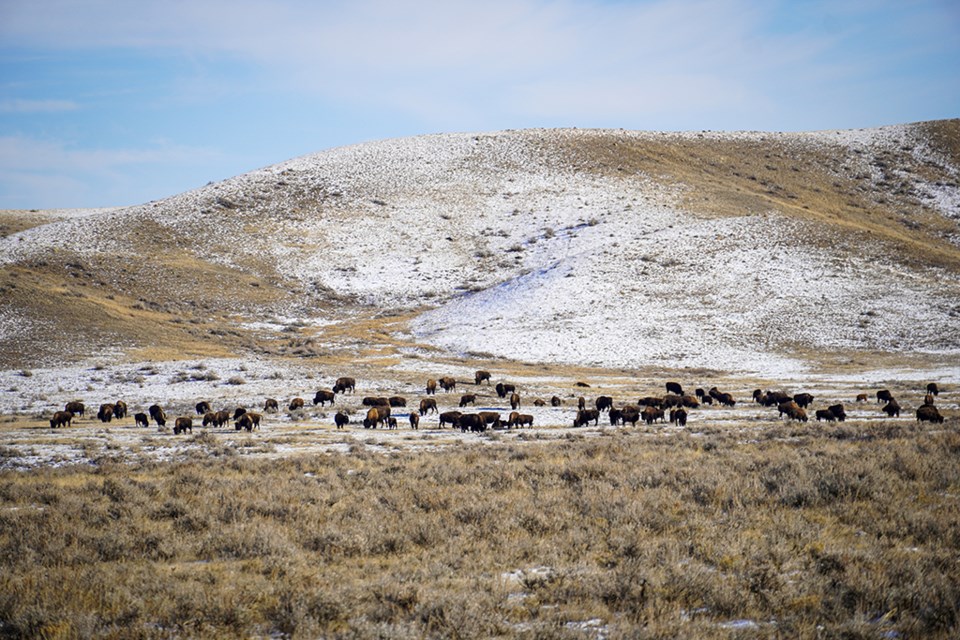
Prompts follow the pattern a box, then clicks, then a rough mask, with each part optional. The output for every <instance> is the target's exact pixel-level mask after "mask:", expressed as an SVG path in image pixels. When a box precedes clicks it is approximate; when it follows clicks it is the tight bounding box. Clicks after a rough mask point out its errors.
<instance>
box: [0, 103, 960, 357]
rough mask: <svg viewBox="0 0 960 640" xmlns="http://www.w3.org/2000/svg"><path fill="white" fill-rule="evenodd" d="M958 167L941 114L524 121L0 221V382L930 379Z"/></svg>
mask: <svg viewBox="0 0 960 640" xmlns="http://www.w3.org/2000/svg"><path fill="white" fill-rule="evenodd" d="M958 173H960V120H950V121H940V122H930V123H919V124H913V125H900V126H892V127H885V128H880V129H872V130H857V131H833V132H814V133H797V134H786V133H783V134H767V133H748V132H739V133H714V132H701V133H684V134H677V133H646V132H632V131H622V130H575V129H568V130H523V131H504V132H497V133H489V134H443V135H431V136H422V137H416V138H409V139H398V140H385V141H382V142H377V143H369V144H364V145H358V146H353V147H346V148H340V149H333V150H330V151H325V152H321V153H318V154H315V155H311V156H306V157H302V158H297V159H294V160H290V161H288V162H285V163H282V164H279V165H275V166H272V167H267V168H264V169H260V170H256V171H252V172H250V173H247V174H244V175H241V176H237V177H235V178H232V179H229V180H226V181H223V182H219V183H214V184H209V185H207V186H205V187H203V188H201V189H198V190H196V191H192V192H188V193H184V194H181V195H177V196H173V197H171V198H167V199H165V200H161V201H157V202H151V203H147V204H144V205H140V206H134V207H127V208H119V209H109V210H101V211H95V212H86V213H82V214H70V213H69V212H58V213H56V214H41V213H35V214H30V213H28V212H6V213H3V214H0V231H2V233H3V235H4V237H3V238H2V239H0V291H2V296H0V368H3V369H19V368H27V367H35V366H36V367H40V366H55V365H58V364H63V363H77V362H98V361H103V360H106V359H109V360H112V361H133V362H137V361H158V360H176V359H181V358H194V357H201V358H202V357H234V356H240V357H252V356H258V357H301V358H314V359H320V360H324V361H331V362H336V361H339V360H355V359H357V358H368V357H374V358H376V357H384V358H393V357H399V356H403V355H406V356H408V357H424V356H426V357H430V358H437V359H442V358H444V357H451V358H457V357H462V356H464V355H466V356H470V357H477V358H507V359H512V360H518V361H523V362H530V363H538V362H542V363H559V364H571V365H573V364H576V365H587V366H597V367H607V368H626V369H637V368H643V367H661V368H705V369H711V370H722V371H734V372H736V371H744V372H753V373H760V374H765V375H774V374H776V373H778V372H784V371H787V372H797V371H807V370H816V369H817V368H818V367H820V366H827V367H833V368H843V367H852V368H857V367H870V366H887V365H888V364H890V363H897V364H901V365H907V366H913V365H922V366H926V365H935V364H938V363H939V364H943V363H947V364H949V363H951V362H956V357H957V354H958V352H960V228H958V224H960V175H958ZM958 375H960V374H958Z"/></svg>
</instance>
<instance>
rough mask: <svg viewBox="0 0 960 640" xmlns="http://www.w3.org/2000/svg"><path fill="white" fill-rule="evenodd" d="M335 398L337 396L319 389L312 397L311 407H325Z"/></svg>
mask: <svg viewBox="0 0 960 640" xmlns="http://www.w3.org/2000/svg"><path fill="white" fill-rule="evenodd" d="M336 398H337V394H335V393H334V392H333V391H327V390H326V389H320V390H319V391H317V393H316V394H314V396H313V406H317V405H320V406H321V407H325V406H327V403H328V402H329V403H330V404H333V401H334V400H335V399H336Z"/></svg>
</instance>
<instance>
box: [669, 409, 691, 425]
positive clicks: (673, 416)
mask: <svg viewBox="0 0 960 640" xmlns="http://www.w3.org/2000/svg"><path fill="white" fill-rule="evenodd" d="M670 423H671V424H676V425H679V426H681V427H685V426H687V410H686V409H684V408H683V407H680V408H679V409H672V410H671V411H670Z"/></svg>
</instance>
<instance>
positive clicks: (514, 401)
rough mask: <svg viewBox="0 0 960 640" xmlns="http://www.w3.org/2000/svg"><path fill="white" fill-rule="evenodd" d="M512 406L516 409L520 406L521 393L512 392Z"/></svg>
mask: <svg viewBox="0 0 960 640" xmlns="http://www.w3.org/2000/svg"><path fill="white" fill-rule="evenodd" d="M510 408H511V409H513V410H514V411H516V410H517V409H519V408H520V394H519V393H511V394H510Z"/></svg>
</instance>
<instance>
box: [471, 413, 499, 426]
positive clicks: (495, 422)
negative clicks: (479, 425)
mask: <svg viewBox="0 0 960 640" xmlns="http://www.w3.org/2000/svg"><path fill="white" fill-rule="evenodd" d="M477 415H478V416H480V417H481V418H482V419H483V422H484V424H486V425H490V426H491V427H493V428H494V429H499V428H500V426H501V423H500V414H499V413H498V412H496V411H481V412H480V413H478V414H477Z"/></svg>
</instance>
